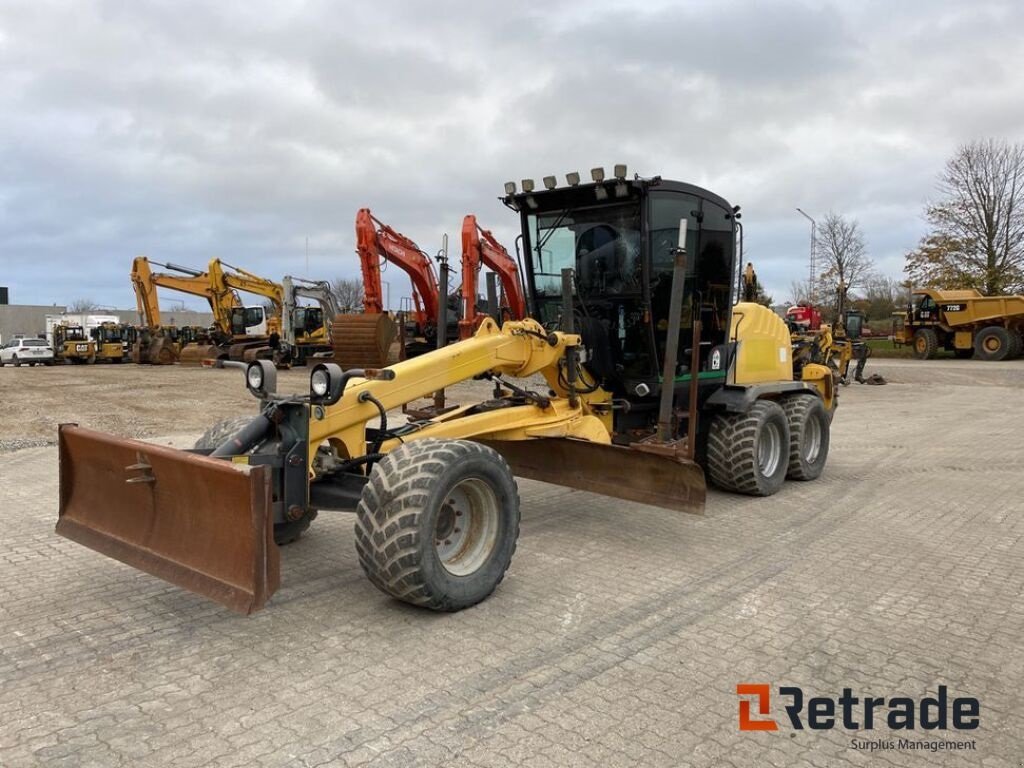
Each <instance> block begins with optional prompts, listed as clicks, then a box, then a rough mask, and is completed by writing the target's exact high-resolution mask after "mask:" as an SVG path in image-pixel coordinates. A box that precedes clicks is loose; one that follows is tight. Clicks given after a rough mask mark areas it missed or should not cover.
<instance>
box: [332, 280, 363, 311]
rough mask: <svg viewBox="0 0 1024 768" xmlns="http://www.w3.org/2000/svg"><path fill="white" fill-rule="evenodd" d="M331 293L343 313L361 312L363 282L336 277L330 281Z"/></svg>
mask: <svg viewBox="0 0 1024 768" xmlns="http://www.w3.org/2000/svg"><path fill="white" fill-rule="evenodd" d="M331 291H332V292H333V293H334V298H335V300H336V301H337V302H338V307H339V308H340V309H341V311H342V312H343V313H351V312H362V310H363V281H362V280H358V279H356V278H351V277H336V278H334V280H332V281H331Z"/></svg>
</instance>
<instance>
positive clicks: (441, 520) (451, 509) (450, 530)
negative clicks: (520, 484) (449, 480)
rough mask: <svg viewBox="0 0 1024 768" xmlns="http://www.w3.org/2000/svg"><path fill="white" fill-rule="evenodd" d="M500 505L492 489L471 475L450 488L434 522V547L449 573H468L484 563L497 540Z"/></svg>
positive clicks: (457, 574) (464, 574) (460, 574)
mask: <svg viewBox="0 0 1024 768" xmlns="http://www.w3.org/2000/svg"><path fill="white" fill-rule="evenodd" d="M499 509H500V504H499V503H498V497H497V494H495V492H494V489H493V488H491V486H490V485H489V484H488V483H486V482H485V481H484V480H481V479H480V478H476V477H471V478H467V479H465V480H463V481H461V482H460V483H458V484H457V485H456V486H455V487H454V488H452V490H451V493H449V494H448V498H446V499H445V500H444V503H442V504H441V509H440V510H439V511H438V513H437V520H436V521H435V523H434V549H435V550H436V552H437V557H438V559H439V560H440V561H441V565H442V567H443V568H444V569H445V570H446V571H448V573H450V574H452V575H453V576H468V575H470V574H472V573H474V572H476V571H477V570H479V569H480V567H481V566H482V565H483V564H484V563H485V562H487V560H488V558H489V557H490V556H491V553H492V552H493V551H494V548H495V546H496V545H497V542H498V519H499V517H500V515H499Z"/></svg>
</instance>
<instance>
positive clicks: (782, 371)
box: [729, 301, 793, 385]
mask: <svg viewBox="0 0 1024 768" xmlns="http://www.w3.org/2000/svg"><path fill="white" fill-rule="evenodd" d="M729 340H730V341H731V342H735V344H736V364H735V366H734V367H733V369H732V372H731V375H732V377H733V379H732V380H731V381H730V382H729V383H730V384H737V385H744V384H765V383H768V382H773V381H792V380H793V345H792V341H791V339H790V333H789V328H787V327H786V323H785V322H783V320H782V318H781V317H779V316H778V315H777V314H775V313H774V312H772V311H771V310H770V309H768V307H765V306H763V305H761V304H755V303H753V302H746V301H743V302H740V303H739V304H737V305H736V306H734V307H733V309H732V325H731V327H730V329H729Z"/></svg>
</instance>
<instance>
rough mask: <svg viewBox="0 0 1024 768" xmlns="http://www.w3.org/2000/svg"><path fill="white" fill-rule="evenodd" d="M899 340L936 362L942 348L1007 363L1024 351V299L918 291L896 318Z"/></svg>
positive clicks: (895, 334)
mask: <svg viewBox="0 0 1024 768" xmlns="http://www.w3.org/2000/svg"><path fill="white" fill-rule="evenodd" d="M893 341H894V342H896V343H897V344H911V345H913V351H914V357H916V358H918V359H919V360H930V359H932V358H933V357H935V353H936V352H937V351H938V350H940V349H946V350H948V351H950V352H953V353H954V354H955V355H956V356H957V357H962V358H967V357H972V356H973V357H977V358H978V359H979V360H1007V359H1012V358H1015V357H1020V354H1021V352H1024V296H982V295H981V294H980V293H978V291H975V290H962V291H937V290H934V289H931V288H926V289H921V290H916V291H914V292H913V294H912V298H911V303H910V306H909V307H908V308H907V310H906V311H905V312H898V313H896V314H895V315H894V317H893Z"/></svg>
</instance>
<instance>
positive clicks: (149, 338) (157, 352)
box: [131, 256, 216, 365]
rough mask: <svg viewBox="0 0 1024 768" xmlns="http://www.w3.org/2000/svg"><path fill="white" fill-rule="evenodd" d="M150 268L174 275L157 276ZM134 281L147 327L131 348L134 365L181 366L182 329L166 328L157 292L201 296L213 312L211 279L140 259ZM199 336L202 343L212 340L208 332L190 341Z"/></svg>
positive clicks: (137, 260) (133, 273) (174, 265)
mask: <svg viewBox="0 0 1024 768" xmlns="http://www.w3.org/2000/svg"><path fill="white" fill-rule="evenodd" d="M150 264H156V265H157V266H161V267H164V268H165V269H169V270H171V272H154V271H153V270H152V269H151V267H150ZM131 281H132V287H133V288H134V289H135V302H136V304H137V305H138V309H139V317H140V318H141V320H142V323H143V325H142V326H141V327H140V328H139V329H138V331H137V333H136V334H135V341H134V342H133V343H132V345H131V359H132V361H133V362H135V363H145V364H150V365H170V364H172V363H175V362H177V361H178V356H179V353H180V347H181V341H182V339H181V333H180V329H178V328H175V327H174V326H169V325H164V324H163V322H162V318H161V316H160V298H159V296H158V295H157V288H166V289H168V290H172V291H178V292H180V293H187V294H189V295H190V296H200V297H202V298H203V299H206V300H207V301H208V302H209V304H210V308H211V309H212V308H213V307H214V305H215V303H216V297H215V296H214V294H213V291H212V289H211V288H210V281H209V278H208V277H207V276H206V275H205V274H204V273H202V272H199V271H198V270H194V269H189V268H188V267H182V266H178V265H176V264H161V263H160V262H150V260H149V259H148V258H147V257H145V256H137V257H135V259H134V260H133V261H132V271H131ZM197 336H198V338H199V339H201V340H202V339H204V338H207V337H208V332H206V331H204V332H203V333H202V334H198V335H197V334H190V335H189V338H196V337H197Z"/></svg>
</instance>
